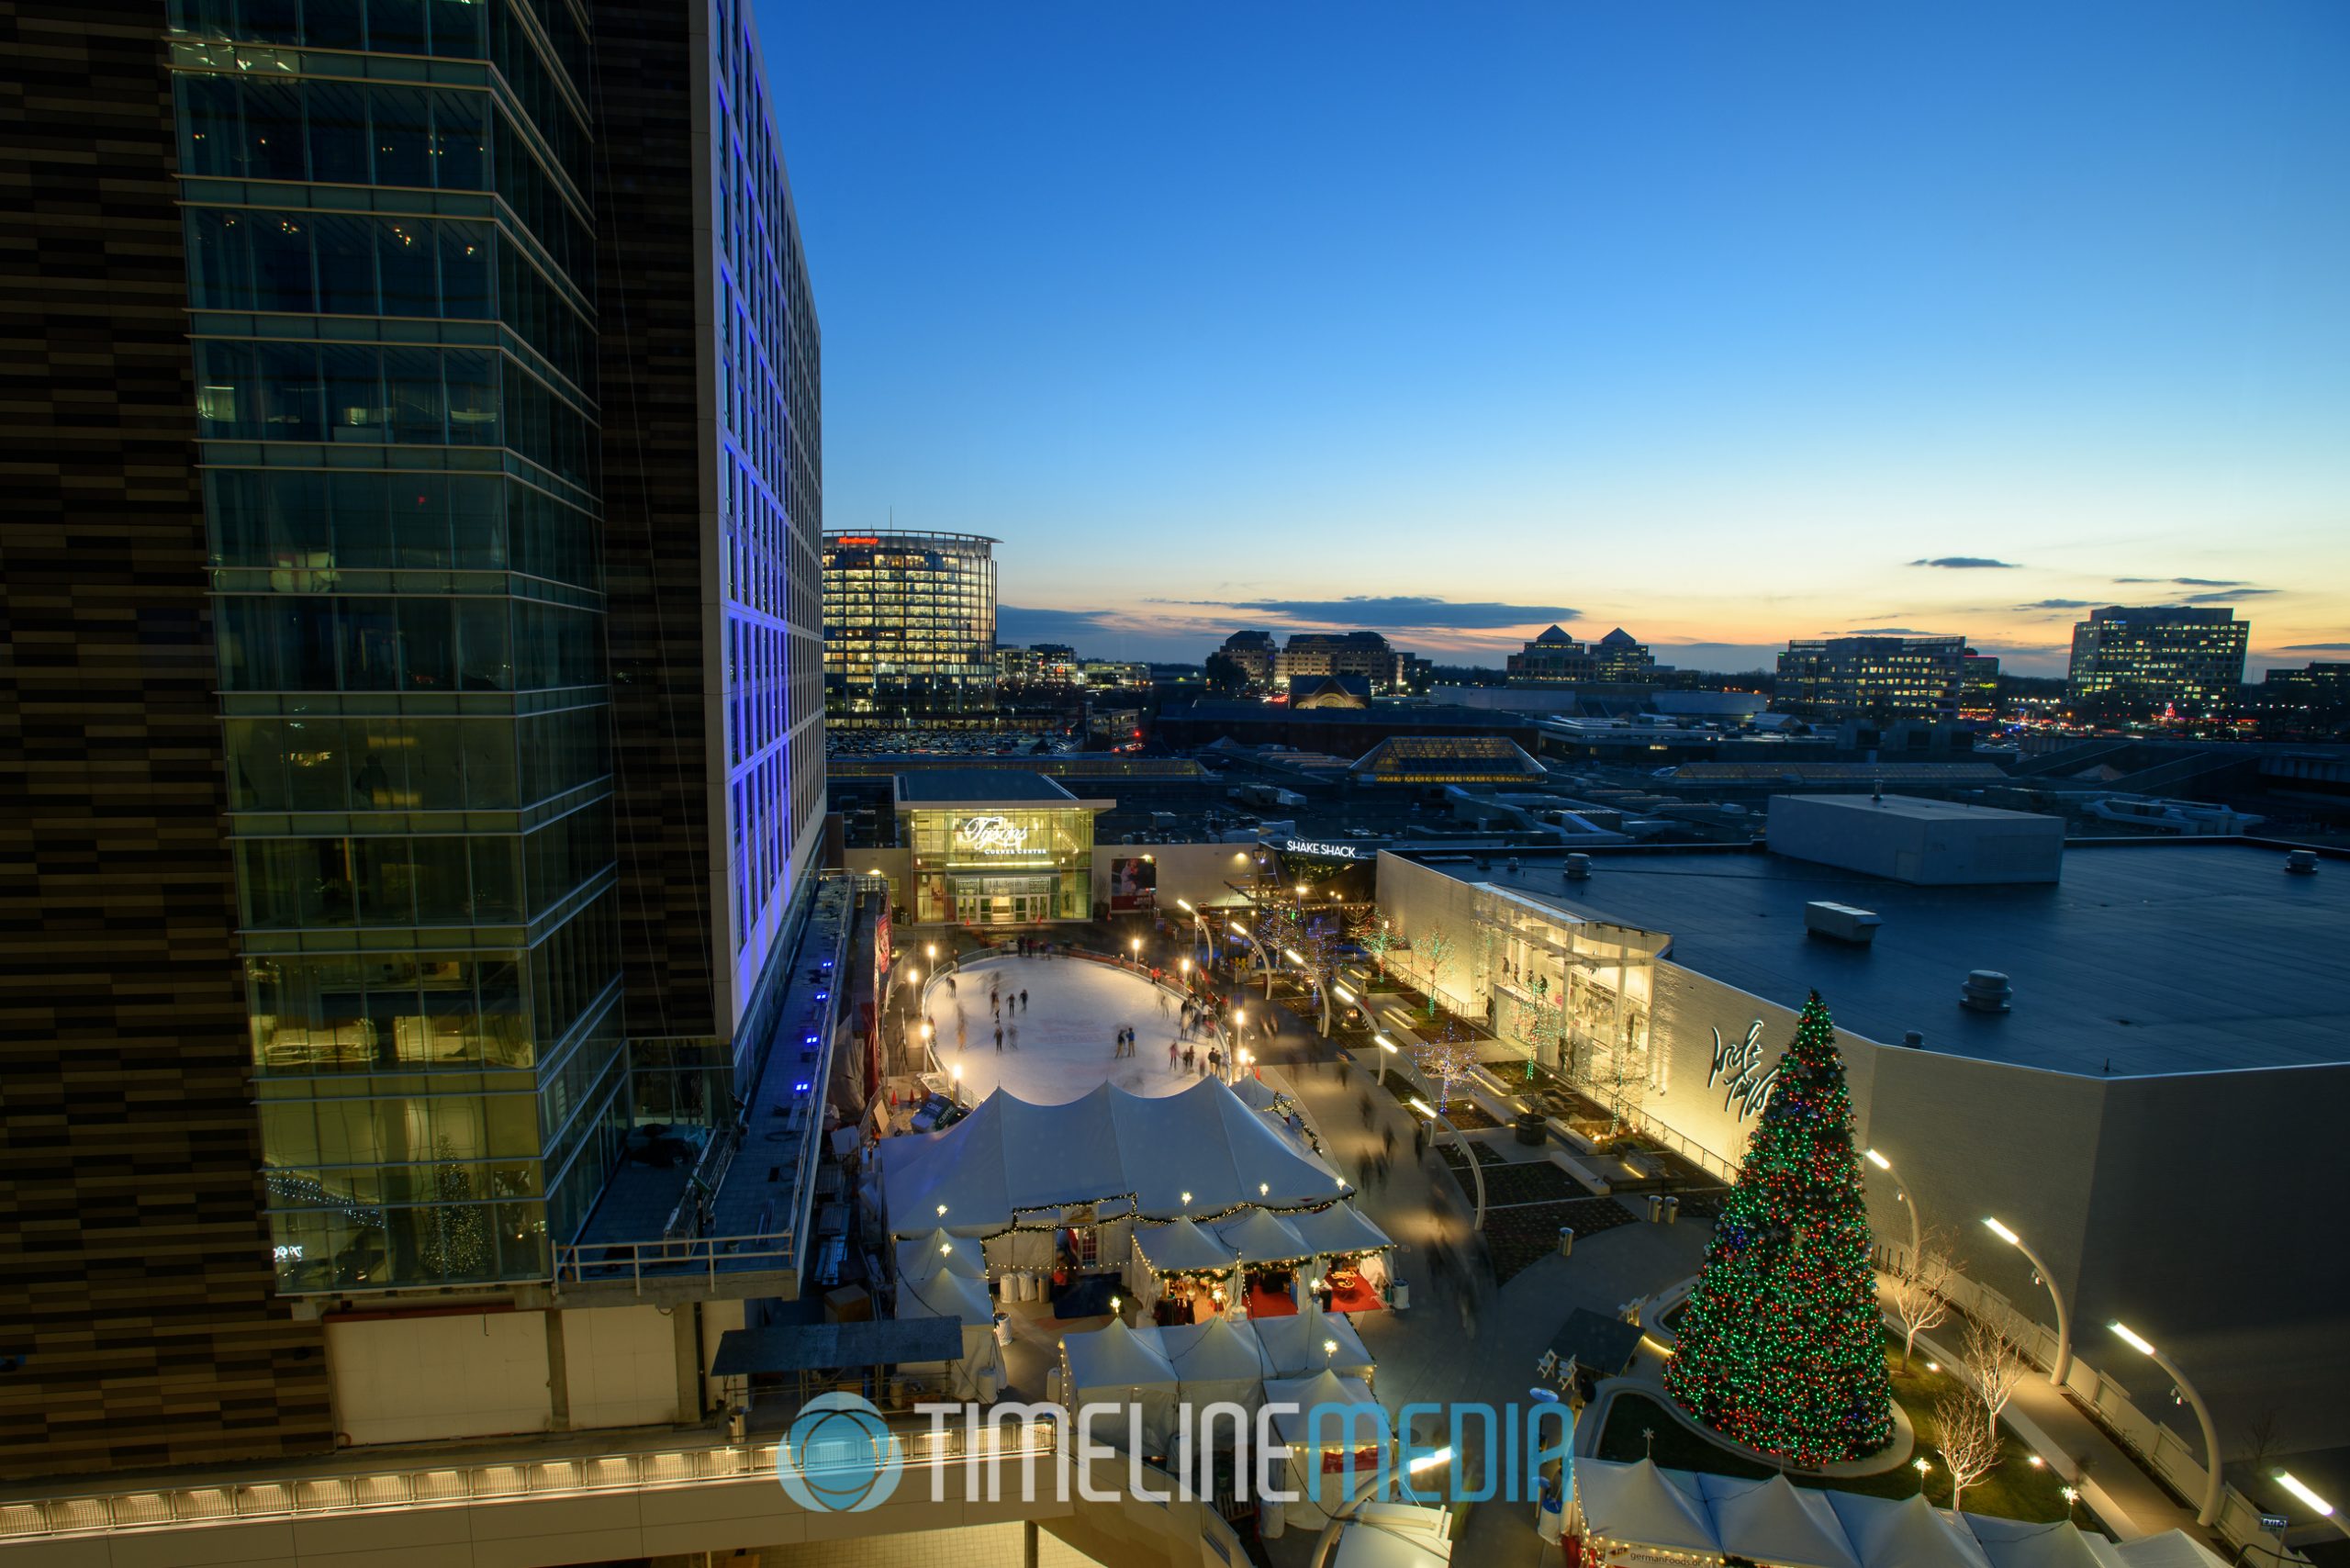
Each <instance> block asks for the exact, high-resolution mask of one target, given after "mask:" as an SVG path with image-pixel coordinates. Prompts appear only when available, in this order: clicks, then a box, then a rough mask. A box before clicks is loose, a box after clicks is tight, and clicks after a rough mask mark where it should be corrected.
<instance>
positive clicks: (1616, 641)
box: [1591, 626, 1656, 685]
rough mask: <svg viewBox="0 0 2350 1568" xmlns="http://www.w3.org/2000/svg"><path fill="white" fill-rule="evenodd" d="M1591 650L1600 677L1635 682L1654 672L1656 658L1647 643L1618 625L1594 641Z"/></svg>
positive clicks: (1625, 682)
mask: <svg viewBox="0 0 2350 1568" xmlns="http://www.w3.org/2000/svg"><path fill="white" fill-rule="evenodd" d="M1591 652H1592V656H1593V657H1594V658H1595V659H1596V660H1597V661H1598V664H1599V678H1600V679H1601V680H1605V681H1616V682H1621V683H1624V684H1627V685H1638V684H1639V683H1640V682H1643V681H1646V680H1648V679H1649V678H1651V677H1652V676H1654V675H1655V674H1656V658H1655V656H1654V655H1651V653H1650V652H1649V645H1648V644H1646V643H1643V642H1641V641H1639V639H1638V638H1636V637H1634V636H1633V635H1632V634H1631V633H1629V632H1627V631H1625V630H1624V629H1623V628H1622V627H1621V626H1618V627H1617V628H1616V629H1615V630H1614V631H1613V632H1610V633H1607V635H1606V636H1605V637H1602V638H1601V639H1599V641H1598V642H1596V643H1594V644H1592V645H1591Z"/></svg>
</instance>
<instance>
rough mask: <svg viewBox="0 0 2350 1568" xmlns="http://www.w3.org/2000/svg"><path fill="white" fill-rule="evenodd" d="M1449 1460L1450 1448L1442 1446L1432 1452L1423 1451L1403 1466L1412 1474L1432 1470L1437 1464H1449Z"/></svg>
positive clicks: (1450, 1456)
mask: <svg viewBox="0 0 2350 1568" xmlns="http://www.w3.org/2000/svg"><path fill="white" fill-rule="evenodd" d="M1451 1462H1452V1450H1450V1449H1449V1448H1442V1449H1438V1450H1436V1452H1434V1453H1424V1454H1422V1455H1420V1457H1419V1458H1417V1459H1416V1460H1414V1461H1413V1462H1411V1463H1409V1464H1407V1465H1405V1466H1404V1469H1406V1470H1408V1471H1410V1472H1411V1473H1413V1474H1415V1475H1417V1474H1418V1473H1420V1472H1422V1471H1423V1470H1434V1469H1435V1468H1436V1467H1437V1466H1438V1465H1439V1464H1450V1463H1451Z"/></svg>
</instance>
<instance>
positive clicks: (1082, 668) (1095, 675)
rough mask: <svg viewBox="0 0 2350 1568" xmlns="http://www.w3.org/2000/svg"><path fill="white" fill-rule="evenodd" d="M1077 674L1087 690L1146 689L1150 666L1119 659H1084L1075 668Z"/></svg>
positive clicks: (1148, 681)
mask: <svg viewBox="0 0 2350 1568" xmlns="http://www.w3.org/2000/svg"><path fill="white" fill-rule="evenodd" d="M1077 673H1078V676H1079V678H1080V679H1081V680H1082V682H1083V683H1084V684H1085V685H1086V686H1087V687H1089V688H1095V687H1111V688H1116V687H1136V688H1139V687H1147V686H1148V685H1149V684H1150V666H1148V665H1147V664H1136V663H1128V662H1125V661H1124V660H1119V659H1086V660H1083V661H1081V662H1080V664H1079V665H1078V666H1077Z"/></svg>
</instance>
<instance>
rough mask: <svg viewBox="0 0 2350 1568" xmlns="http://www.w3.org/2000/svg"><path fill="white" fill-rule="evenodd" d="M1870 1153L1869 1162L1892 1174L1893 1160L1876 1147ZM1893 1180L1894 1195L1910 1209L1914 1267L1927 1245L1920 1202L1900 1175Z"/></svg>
mask: <svg viewBox="0 0 2350 1568" xmlns="http://www.w3.org/2000/svg"><path fill="white" fill-rule="evenodd" d="M1868 1155H1869V1163H1870V1164H1871V1165H1874V1166H1875V1167H1876V1168H1877V1169H1878V1170H1882V1171H1884V1172H1886V1174H1887V1175H1892V1173H1893V1161H1891V1160H1890V1159H1886V1157H1885V1156H1883V1155H1882V1154H1879V1153H1878V1152H1877V1151H1876V1150H1875V1149H1874V1148H1872V1149H1870V1150H1869V1151H1868ZM1893 1182H1894V1187H1893V1195H1894V1196H1895V1197H1897V1198H1899V1199H1900V1200H1901V1205H1902V1207H1904V1208H1906V1209H1908V1211H1909V1266H1910V1267H1911V1268H1913V1269H1914V1268H1916V1267H1917V1266H1918V1250H1919V1248H1920V1247H1922V1246H1924V1245H1925V1233H1924V1232H1923V1231H1922V1230H1920V1229H1919V1226H1918V1204H1917V1203H1916V1201H1915V1200H1914V1199H1912V1198H1911V1197H1910V1196H1909V1184H1908V1182H1904V1181H1902V1180H1901V1178H1900V1177H1898V1176H1894V1178H1893Z"/></svg>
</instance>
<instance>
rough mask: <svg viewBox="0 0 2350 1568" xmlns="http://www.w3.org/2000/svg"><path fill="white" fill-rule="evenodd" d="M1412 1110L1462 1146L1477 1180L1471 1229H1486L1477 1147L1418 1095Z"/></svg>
mask: <svg viewBox="0 0 2350 1568" xmlns="http://www.w3.org/2000/svg"><path fill="white" fill-rule="evenodd" d="M1412 1109H1413V1110H1415V1111H1417V1112H1418V1113H1419V1114H1421V1115H1423V1116H1426V1117H1427V1119H1428V1120H1429V1121H1431V1122H1433V1123H1435V1124H1436V1130H1437V1131H1438V1133H1439V1134H1442V1133H1450V1134H1451V1135H1452V1141H1453V1142H1455V1143H1457V1144H1459V1145H1460V1152H1461V1153H1463V1154H1465V1155H1467V1156H1468V1157H1469V1174H1470V1175H1472V1176H1473V1177H1475V1178H1476V1180H1477V1217H1476V1218H1475V1219H1473V1220H1471V1221H1470V1222H1469V1228H1470V1229H1472V1230H1483V1229H1484V1228H1485V1162H1484V1161H1483V1160H1482V1159H1478V1158H1477V1148H1476V1146H1475V1145H1474V1144H1472V1143H1471V1142H1470V1141H1469V1140H1468V1139H1467V1138H1465V1137H1461V1136H1460V1128H1459V1127H1456V1126H1453V1125H1452V1124H1451V1123H1450V1122H1449V1121H1447V1120H1445V1119H1444V1115H1443V1114H1442V1113H1441V1112H1439V1111H1438V1110H1437V1108H1436V1107H1435V1106H1433V1105H1431V1104H1429V1103H1427V1101H1425V1100H1423V1099H1420V1098H1419V1097H1418V1096H1417V1095H1415V1096H1413V1099H1412Z"/></svg>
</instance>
